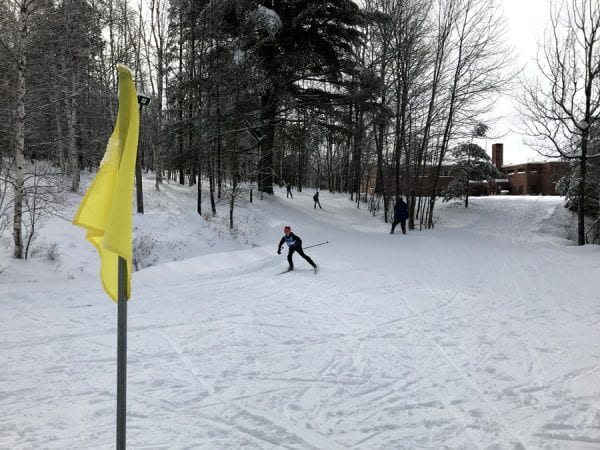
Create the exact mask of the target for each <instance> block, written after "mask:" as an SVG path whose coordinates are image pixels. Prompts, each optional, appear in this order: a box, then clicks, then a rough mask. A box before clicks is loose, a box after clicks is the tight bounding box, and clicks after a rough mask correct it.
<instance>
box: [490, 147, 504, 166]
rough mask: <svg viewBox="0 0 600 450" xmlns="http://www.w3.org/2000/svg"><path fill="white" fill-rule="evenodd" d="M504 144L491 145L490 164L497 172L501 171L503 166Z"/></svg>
mask: <svg viewBox="0 0 600 450" xmlns="http://www.w3.org/2000/svg"><path fill="white" fill-rule="evenodd" d="M503 152H504V144H492V164H493V165H495V166H496V168H497V169H498V170H502V165H503V164H504V155H503Z"/></svg>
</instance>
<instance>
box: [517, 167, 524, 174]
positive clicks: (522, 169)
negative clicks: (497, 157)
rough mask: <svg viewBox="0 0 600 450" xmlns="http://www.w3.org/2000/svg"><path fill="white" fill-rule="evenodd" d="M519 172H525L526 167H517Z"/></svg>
mask: <svg viewBox="0 0 600 450" xmlns="http://www.w3.org/2000/svg"><path fill="white" fill-rule="evenodd" d="M517 173H525V168H523V167H521V168H520V169H517Z"/></svg>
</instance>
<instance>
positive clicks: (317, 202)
mask: <svg viewBox="0 0 600 450" xmlns="http://www.w3.org/2000/svg"><path fill="white" fill-rule="evenodd" d="M313 200H314V201H315V209H317V205H319V208H321V209H323V207H322V206H321V202H320V201H319V191H317V193H316V194H315V195H313Z"/></svg>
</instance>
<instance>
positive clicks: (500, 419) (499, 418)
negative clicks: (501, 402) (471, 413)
mask: <svg viewBox="0 0 600 450" xmlns="http://www.w3.org/2000/svg"><path fill="white" fill-rule="evenodd" d="M402 299H403V301H404V303H405V304H406V307H407V308H408V309H409V310H410V311H411V312H412V313H414V314H415V315H416V316H417V317H419V319H421V321H422V322H424V323H427V324H429V325H433V326H435V324H434V323H432V322H431V321H430V320H429V319H427V318H426V317H425V316H423V315H422V314H421V313H420V312H419V311H418V310H417V309H416V308H414V307H413V306H412V305H411V304H410V302H409V301H408V300H407V299H406V298H405V297H404V296H403V297H402ZM425 336H426V337H427V338H428V339H429V340H430V341H432V342H433V344H434V346H435V348H436V349H437V351H438V352H439V353H440V354H441V355H442V356H443V357H444V359H445V360H446V361H447V362H448V363H449V364H450V365H451V366H452V367H453V368H454V370H455V371H456V372H457V373H458V375H459V376H460V377H461V378H462V379H463V380H464V381H465V382H466V383H467V384H468V385H469V386H470V387H471V388H472V389H473V390H474V391H475V392H477V394H478V396H479V398H480V399H481V400H482V401H483V403H484V404H485V405H486V406H487V408H488V409H489V410H490V411H491V412H492V413H493V414H494V415H495V416H496V418H497V422H498V423H499V424H500V425H502V427H503V428H504V430H505V431H506V432H507V433H508V434H510V435H511V436H512V437H513V438H514V439H515V440H516V441H517V442H518V444H519V445H520V446H521V448H523V449H525V448H527V447H526V446H525V445H524V444H523V442H524V441H525V440H524V439H523V437H521V436H519V435H518V434H517V433H516V432H515V431H514V430H513V429H512V428H511V427H510V426H509V424H508V423H507V422H506V420H505V419H504V417H503V416H502V414H501V413H500V411H498V409H497V408H496V407H495V406H494V405H493V404H492V403H491V402H490V401H489V400H488V399H487V398H486V396H485V394H484V392H483V390H482V389H481V388H480V387H479V386H478V385H477V384H476V383H475V382H473V381H472V380H471V379H470V378H469V377H468V376H467V375H466V374H465V373H464V372H463V371H462V370H461V369H460V367H459V366H458V365H457V364H456V362H455V361H454V360H453V359H452V358H451V357H450V356H448V354H447V353H446V352H445V351H444V349H443V348H442V347H441V346H440V345H439V344H438V343H437V342H436V341H435V340H434V339H432V338H431V337H430V336H429V335H425Z"/></svg>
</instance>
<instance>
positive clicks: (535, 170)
mask: <svg viewBox="0 0 600 450" xmlns="http://www.w3.org/2000/svg"><path fill="white" fill-rule="evenodd" d="M529 173H538V170H537V169H529Z"/></svg>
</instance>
